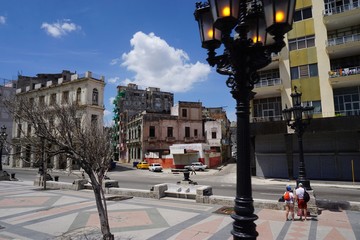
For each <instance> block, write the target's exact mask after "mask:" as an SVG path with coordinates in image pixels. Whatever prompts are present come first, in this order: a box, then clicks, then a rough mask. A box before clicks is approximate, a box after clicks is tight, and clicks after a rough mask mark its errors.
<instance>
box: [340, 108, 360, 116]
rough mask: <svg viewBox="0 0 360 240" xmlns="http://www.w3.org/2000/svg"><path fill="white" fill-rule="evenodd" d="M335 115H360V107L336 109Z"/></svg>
mask: <svg viewBox="0 0 360 240" xmlns="http://www.w3.org/2000/svg"><path fill="white" fill-rule="evenodd" d="M335 116H337V117H344V116H360V109H353V110H342V111H341V110H340V111H335Z"/></svg>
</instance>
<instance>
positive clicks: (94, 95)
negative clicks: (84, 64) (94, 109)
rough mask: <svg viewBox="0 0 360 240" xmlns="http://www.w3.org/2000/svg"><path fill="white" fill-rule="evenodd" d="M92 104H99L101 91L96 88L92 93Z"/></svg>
mask: <svg viewBox="0 0 360 240" xmlns="http://www.w3.org/2000/svg"><path fill="white" fill-rule="evenodd" d="M92 104H93V105H98V104H99V91H98V90H97V89H96V88H94V90H93V93H92Z"/></svg>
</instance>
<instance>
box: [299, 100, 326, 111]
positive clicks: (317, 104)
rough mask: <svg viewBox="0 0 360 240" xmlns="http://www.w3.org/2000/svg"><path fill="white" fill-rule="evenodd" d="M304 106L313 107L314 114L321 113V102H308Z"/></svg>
mask: <svg viewBox="0 0 360 240" xmlns="http://www.w3.org/2000/svg"><path fill="white" fill-rule="evenodd" d="M303 106H305V107H306V106H312V107H314V113H315V114H317V113H321V112H322V110H321V101H308V102H303Z"/></svg>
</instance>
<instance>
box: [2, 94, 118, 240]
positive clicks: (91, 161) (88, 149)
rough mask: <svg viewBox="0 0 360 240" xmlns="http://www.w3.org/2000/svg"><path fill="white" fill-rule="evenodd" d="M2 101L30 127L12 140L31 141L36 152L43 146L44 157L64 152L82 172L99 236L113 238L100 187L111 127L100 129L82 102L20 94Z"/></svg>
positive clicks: (106, 164) (109, 152)
mask: <svg viewBox="0 0 360 240" xmlns="http://www.w3.org/2000/svg"><path fill="white" fill-rule="evenodd" d="M5 105H6V106H7V108H8V109H9V110H10V111H11V112H12V114H13V116H14V119H15V121H17V122H18V123H22V124H24V125H26V126H27V129H28V131H29V129H31V130H30V133H29V132H26V133H25V131H24V129H22V130H21V131H22V134H21V137H20V138H19V139H20V140H19V142H18V143H16V144H26V145H27V146H30V145H31V148H30V149H31V151H33V152H34V153H35V154H38V155H39V154H43V153H44V148H45V152H46V154H47V157H49V156H56V155H65V156H66V158H67V159H70V160H71V161H72V162H74V163H77V164H78V165H79V166H80V167H81V168H82V169H83V170H84V171H85V172H86V174H87V175H88V176H89V178H90V181H91V184H92V189H93V191H94V195H95V200H96V206H97V210H98V213H99V218H100V227H101V232H102V235H103V239H114V236H113V235H112V234H111V232H110V227H109V220H108V214H107V205H106V200H105V193H104V190H103V188H102V182H103V179H104V177H105V174H106V172H107V170H108V168H109V166H110V163H111V159H112V157H113V148H112V146H111V140H110V137H111V136H110V135H111V132H110V131H111V129H104V128H103V126H100V125H99V123H98V122H97V121H93V119H89V117H88V116H87V114H86V106H84V105H77V104H70V103H69V104H64V105H58V104H51V105H45V104H41V103H39V102H32V101H29V99H27V98H24V97H21V96H17V97H16V100H15V101H9V100H7V101H6V102H5ZM29 126H30V127H29ZM45 174H46V172H45ZM45 177H46V175H45Z"/></svg>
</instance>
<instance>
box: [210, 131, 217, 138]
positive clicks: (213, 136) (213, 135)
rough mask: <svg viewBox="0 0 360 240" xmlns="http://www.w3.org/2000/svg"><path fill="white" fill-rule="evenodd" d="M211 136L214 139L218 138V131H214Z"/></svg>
mask: <svg viewBox="0 0 360 240" xmlns="http://www.w3.org/2000/svg"><path fill="white" fill-rule="evenodd" d="M211 138H212V139H216V132H215V131H214V132H211Z"/></svg>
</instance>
